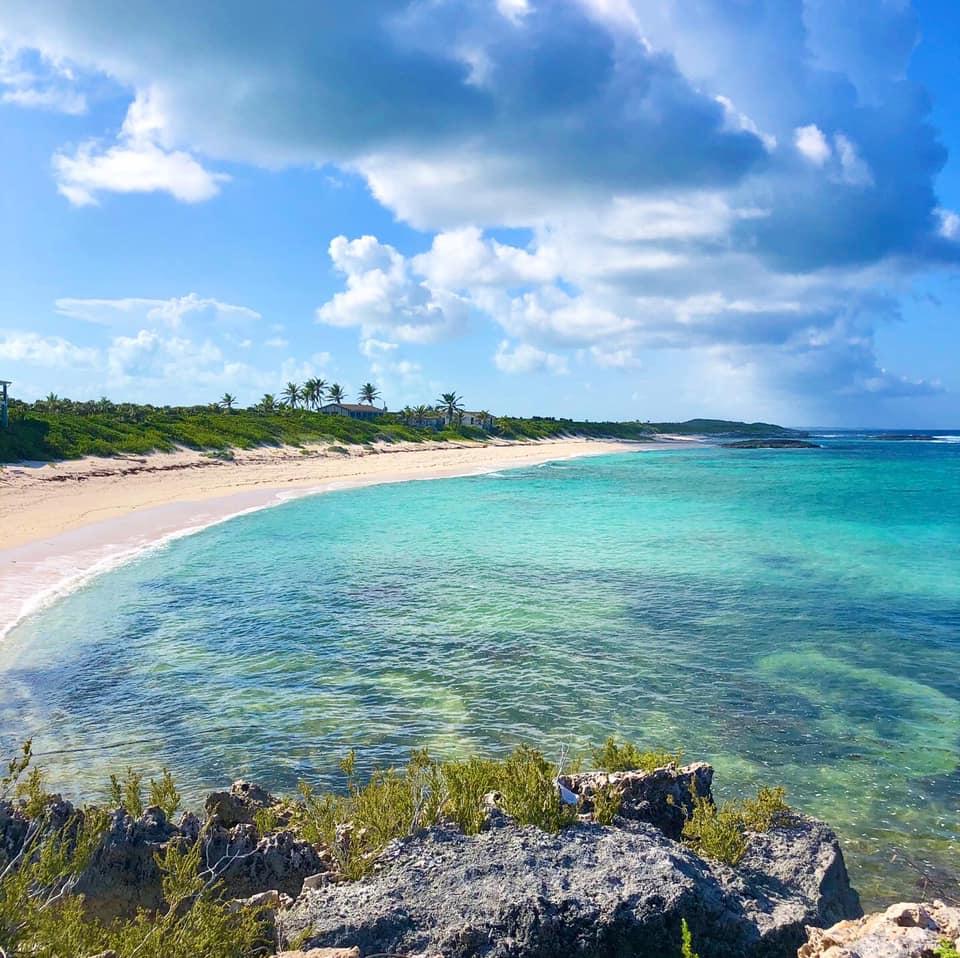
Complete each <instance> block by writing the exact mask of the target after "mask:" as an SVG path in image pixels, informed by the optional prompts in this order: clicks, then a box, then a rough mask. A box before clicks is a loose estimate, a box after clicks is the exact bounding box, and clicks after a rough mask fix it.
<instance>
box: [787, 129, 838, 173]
mask: <svg viewBox="0 0 960 958" xmlns="http://www.w3.org/2000/svg"><path fill="white" fill-rule="evenodd" d="M793 142H794V143H795V144H796V147H797V149H798V150H799V151H800V152H801V153H802V154H803V155H804V157H806V159H808V160H809V161H810V162H811V163H812V164H813V165H814V166H823V165H824V163H826V162H827V160H829V159H830V157H831V156H832V155H833V150H831V149H830V144H829V143H828V142H827V138H826V137H825V136H824V135H823V132H822V131H821V130H820V128H819V127H818V126H817V125H816V124H815V123H811V124H810V125H809V126H800V127H797V129H796V135H795V137H794V141H793Z"/></svg>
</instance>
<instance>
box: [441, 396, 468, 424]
mask: <svg viewBox="0 0 960 958" xmlns="http://www.w3.org/2000/svg"><path fill="white" fill-rule="evenodd" d="M437 403H438V405H439V406H440V409H441V410H442V411H443V412H445V413H446V414H447V415H448V416H449V417H450V421H451V422H453V420H454V419H456V420H457V422H462V421H463V396H458V395H457V394H456V393H441V394H440V398H439V399H438V400H437Z"/></svg>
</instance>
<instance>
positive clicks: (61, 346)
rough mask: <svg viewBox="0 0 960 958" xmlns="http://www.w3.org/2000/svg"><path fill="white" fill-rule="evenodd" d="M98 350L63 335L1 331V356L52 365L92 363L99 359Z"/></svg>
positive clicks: (71, 365)
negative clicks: (77, 343)
mask: <svg viewBox="0 0 960 958" xmlns="http://www.w3.org/2000/svg"><path fill="white" fill-rule="evenodd" d="M99 355H100V354H99V351H98V350H97V349H94V348H91V347H86V346H77V345H75V344H74V343H71V342H70V341H69V340H66V339H63V338H62V337H60V336H39V335H38V334H36V333H27V332H18V331H7V332H0V359H5V360H9V361H11V362H17V363H29V364H31V365H37V366H49V367H52V368H63V367H76V366H92V365H94V364H95V363H96V362H97V360H98V359H99Z"/></svg>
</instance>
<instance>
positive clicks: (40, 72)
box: [0, 48, 87, 116]
mask: <svg viewBox="0 0 960 958" xmlns="http://www.w3.org/2000/svg"><path fill="white" fill-rule="evenodd" d="M26 60H27V58H26V57H25V56H24V55H23V54H22V53H17V52H15V51H5V50H3V49H2V48H0V102H3V103H12V104H14V105H16V106H20V107H24V108H27V109H34V110H50V111H52V112H55V113H66V114H69V115H71V116H79V115H80V114H82V113H86V111H87V98H86V96H85V95H84V94H83V93H82V92H81V91H80V90H78V89H77V88H76V85H75V82H74V73H73V70H72V68H71V67H70V66H69V65H68V64H65V63H60V62H57V61H56V60H54V59H51V58H49V57H44V56H42V55H40V56H37V57H34V58H33V60H34V62H33V63H28V62H26Z"/></svg>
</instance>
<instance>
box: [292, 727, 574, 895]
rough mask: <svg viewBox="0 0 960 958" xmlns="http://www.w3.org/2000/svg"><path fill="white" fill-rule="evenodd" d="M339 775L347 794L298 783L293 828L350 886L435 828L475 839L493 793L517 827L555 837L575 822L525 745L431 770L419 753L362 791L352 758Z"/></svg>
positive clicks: (543, 762)
mask: <svg viewBox="0 0 960 958" xmlns="http://www.w3.org/2000/svg"><path fill="white" fill-rule="evenodd" d="M340 768H341V771H342V772H343V773H344V775H345V776H346V779H347V792H346V794H330V793H325V794H318V793H317V792H315V791H314V789H313V788H312V787H311V786H309V785H308V784H307V783H305V782H301V784H300V794H301V798H302V802H301V803H300V804H299V805H298V806H296V807H295V808H294V809H293V811H292V812H291V814H290V825H291V827H292V828H293V829H294V830H295V831H297V832H298V833H299V834H300V835H301V837H302V838H304V839H305V840H306V841H309V842H314V843H318V844H322V845H325V846H327V847H328V848H329V849H330V850H331V853H332V854H333V856H334V858H335V859H336V861H337V864H338V866H339V867H340V869H341V871H342V872H343V874H344V875H345V876H346V877H348V878H359V877H361V876H362V875H364V874H366V872H367V871H369V869H370V868H371V867H372V865H373V862H374V860H375V859H376V856H377V854H379V852H380V851H381V850H382V849H383V848H384V846H385V845H387V843H389V842H390V841H393V840H394V839H396V838H402V837H403V836H405V835H410V834H412V833H413V832H416V831H417V830H419V829H421V828H428V827H430V826H431V825H435V824H437V823H438V822H440V821H449V822H453V823H455V824H456V825H457V826H459V827H460V828H461V829H462V830H463V831H464V832H466V833H467V834H470V835H472V834H476V833H477V832H479V831H480V829H481V828H482V826H483V821H484V809H483V807H482V799H483V796H484V795H486V794H488V793H490V792H496V793H498V794H499V797H500V803H501V806H502V808H503V810H504V812H505V813H506V814H507V815H509V816H510V817H511V818H513V819H514V820H515V821H516V822H517V823H518V824H520V825H535V826H536V827H538V828H542V829H544V830H545V831H549V832H556V831H559V830H560V829H561V828H563V827H565V826H566V825H570V824H572V823H573V822H574V821H576V813H577V810H576V807H574V806H569V805H565V804H563V802H561V800H560V793H559V790H558V788H557V786H556V776H557V767H556V766H555V765H553V764H552V763H551V762H549V761H548V760H547V759H546V758H545V757H544V756H543V755H542V753H540V752H538V751H537V750H536V749H533V748H530V747H529V746H525V745H521V746H518V747H517V748H516V749H515V750H514V751H513V752H512V753H511V754H510V755H509V756H508V757H507V758H505V759H502V760H499V761H498V760H493V759H481V758H471V759H467V760H465V761H451V762H436V761H434V760H433V759H432V758H431V757H430V756H429V754H428V753H427V752H426V751H418V752H414V753H413V754H412V755H411V757H410V761H409V762H408V764H407V766H406V767H405V768H403V769H392V768H391V769H377V770H375V771H374V772H373V773H372V774H371V776H370V778H369V780H368V781H367V783H366V784H365V785H359V784H358V783H357V781H356V779H355V777H354V776H355V772H356V755H355V753H354V752H352V751H351V752H350V753H348V754H347V756H346V758H344V760H343V761H342V762H341V763H340Z"/></svg>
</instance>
